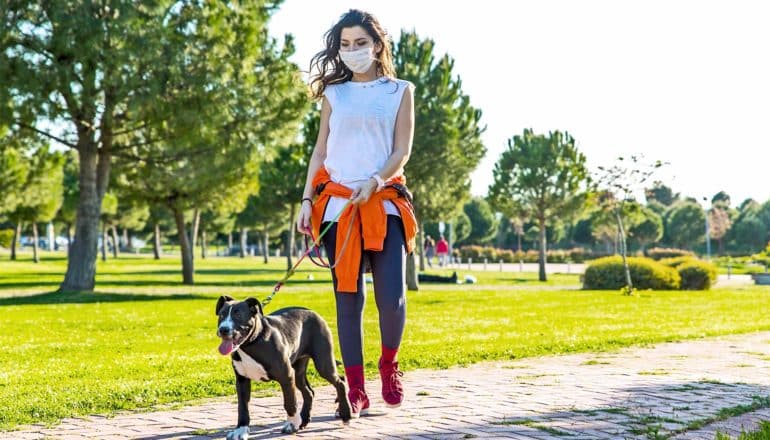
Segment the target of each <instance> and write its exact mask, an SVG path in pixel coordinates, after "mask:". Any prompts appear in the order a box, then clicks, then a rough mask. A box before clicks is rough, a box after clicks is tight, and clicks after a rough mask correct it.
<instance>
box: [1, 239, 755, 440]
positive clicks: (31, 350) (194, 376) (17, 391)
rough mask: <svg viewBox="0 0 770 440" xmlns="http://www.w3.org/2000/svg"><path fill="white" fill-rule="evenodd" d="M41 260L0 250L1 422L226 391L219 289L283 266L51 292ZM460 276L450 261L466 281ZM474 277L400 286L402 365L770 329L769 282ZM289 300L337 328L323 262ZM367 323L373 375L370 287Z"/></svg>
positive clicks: (266, 280) (50, 262)
mask: <svg viewBox="0 0 770 440" xmlns="http://www.w3.org/2000/svg"><path fill="white" fill-rule="evenodd" d="M43 257H44V258H48V259H44V260H43V262H41V263H40V264H34V263H32V262H31V261H29V256H28V255H27V254H23V255H22V260H21V261H18V262H10V261H8V260H7V258H8V257H7V254H0V344H2V347H4V350H3V352H2V354H1V355H0V430H8V429H13V428H14V427H18V426H19V425H22V424H28V423H35V422H44V423H55V422H56V421H57V420H59V419H61V418H63V417H68V416H73V415H84V414H94V413H103V414H109V413H110V412H113V411H116V410H120V409H129V408H145V407H149V406H152V405H155V404H159V403H169V402H184V401H190V400H195V399H199V398H205V397H213V396H222V395H233V394H234V385H233V382H234V379H233V375H232V372H231V367H230V362H229V358H226V357H222V356H220V355H219V354H218V352H217V346H218V344H219V342H218V338H217V337H216V334H215V332H216V329H215V326H216V316H215V315H214V306H215V303H216V298H217V297H218V296H219V295H221V294H229V295H231V296H234V297H236V298H239V299H243V298H245V297H247V296H255V297H257V298H260V299H262V298H264V297H265V296H267V295H268V294H269V293H270V291H271V289H272V286H273V283H274V282H275V281H276V280H277V279H279V278H280V277H281V276H282V274H283V271H284V270H285V260H282V259H272V260H271V262H270V264H268V265H264V264H262V261H261V259H258V258H249V259H245V260H241V259H238V258H213V259H208V260H200V259H196V261H195V264H196V277H195V281H196V285H195V286H182V285H181V284H180V280H181V274H180V272H179V266H180V262H179V260H178V258H173V257H166V258H164V259H162V260H160V261H154V260H152V259H149V258H146V257H142V258H138V257H132V256H125V257H123V256H122V257H121V258H120V259H118V260H109V261H108V262H106V263H102V262H99V265H98V275H97V291H96V292H95V293H85V294H82V293H81V294H78V293H72V294H57V293H51V292H53V291H54V290H55V289H56V288H57V287H58V284H59V282H60V281H61V279H62V277H63V273H64V270H65V267H66V261H64V260H63V258H61V257H59V258H54V259H51V257H49V256H48V255H46V254H44V256H43ZM433 273H442V272H436V271H434V272H433ZM443 273H444V274H449V273H450V272H448V271H444V272H443ZM466 273H468V272H467V271H465V270H458V275H460V278H461V279H462V276H464V275H465V274H466ZM473 275H474V276H476V277H477V278H478V280H479V283H478V284H474V285H430V284H424V285H423V286H422V289H421V290H420V291H418V292H409V293H408V315H407V327H406V334H405V336H404V341H405V342H404V345H403V347H402V350H401V355H400V361H401V366H402V369H404V370H406V371H408V370H412V369H415V368H444V367H448V366H451V365H458V364H468V363H473V362H478V361H482V360H490V359H512V358H519V357H526V356H537V355H544V354H555V353H567V352H576V351H606V350H612V349H615V348H618V347H623V346H628V345H632V344H647V343H653V342H659V341H671V340H678V339H685V338H698V337H703V336H708V335H718V334H727V333H738V332H750V331H758V330H768V329H770V315H768V314H767V313H766V311H767V310H768V308H770V289H767V288H763V287H761V286H746V287H745V288H731V289H726V288H725V289H722V288H718V287H717V288H715V289H714V290H711V291H709V292H679V291H673V292H643V293H641V294H640V295H639V296H635V297H625V296H621V295H620V294H619V292H608V291H581V290H578V289H579V280H578V276H577V275H553V276H551V277H550V279H549V281H548V282H547V283H543V284H541V283H538V282H537V281H536V277H537V274H535V273H523V274H522V273H518V272H515V273H502V272H497V271H489V272H473ZM310 276H312V278H313V279H312V280H311V279H309V277H310ZM370 286H371V285H370ZM369 291H370V294H371V288H370V289H369ZM289 305H300V306H305V307H309V308H312V309H313V310H316V311H317V312H319V313H320V314H321V315H322V316H323V317H324V318H326V320H327V322H328V323H329V325H330V326H331V327H332V329H333V331H336V330H335V328H334V327H335V319H334V302H333V295H332V292H331V282H330V276H329V274H328V272H326V271H325V270H323V269H317V268H315V267H314V266H312V265H311V264H310V263H307V264H305V263H304V262H303V265H302V270H300V271H298V273H297V274H296V275H295V277H294V278H292V279H291V280H290V281H289V283H288V284H287V285H286V286H284V287H283V289H282V290H281V292H280V293H279V294H278V295H277V296H276V298H275V300H274V301H273V302H272V304H270V306H269V307H268V308H267V312H271V311H274V310H277V309H278V308H280V307H284V306H289ZM364 325H365V334H366V335H367V339H366V341H365V345H366V346H365V351H366V353H365V357H366V368H367V373H368V375H369V376H376V374H377V372H376V362H377V357H378V355H379V352H378V350H379V330H378V326H377V314H376V307H375V304H374V301H373V298H372V299H371V300H370V301H369V304H368V306H367V308H366V316H365V323H364ZM338 358H339V355H338ZM314 382H315V383H319V379H318V378H314ZM255 388H256V389H257V395H259V393H261V392H277V390H278V388H277V385H276V384H274V383H268V384H257V385H255Z"/></svg>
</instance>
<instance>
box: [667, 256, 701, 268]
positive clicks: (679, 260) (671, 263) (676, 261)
mask: <svg viewBox="0 0 770 440" xmlns="http://www.w3.org/2000/svg"><path fill="white" fill-rule="evenodd" d="M692 261H700V260H698V259H697V258H695V257H693V256H691V255H685V256H683V257H673V258H663V259H661V260H658V263H660V264H662V265H664V266H668V267H673V268H674V269H676V268H677V267H679V266H681V265H682V264H684V263H690V262H692Z"/></svg>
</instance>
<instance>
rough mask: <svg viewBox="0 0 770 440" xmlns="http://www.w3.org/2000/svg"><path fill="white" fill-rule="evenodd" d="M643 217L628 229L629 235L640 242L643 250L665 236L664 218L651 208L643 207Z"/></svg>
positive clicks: (640, 212)
mask: <svg viewBox="0 0 770 440" xmlns="http://www.w3.org/2000/svg"><path fill="white" fill-rule="evenodd" d="M639 214H640V216H641V218H640V219H639V221H638V222H637V223H636V224H634V225H632V226H631V227H630V228H629V229H628V236H629V237H630V238H633V239H634V241H635V242H637V243H638V244H639V246H640V247H641V248H642V251H644V249H645V248H646V247H647V246H648V245H651V244H654V243H656V242H658V241H659V240H660V239H661V238H663V219H662V218H661V216H660V215H658V214H657V213H656V212H655V211H653V210H651V209H649V208H641V210H640V211H639Z"/></svg>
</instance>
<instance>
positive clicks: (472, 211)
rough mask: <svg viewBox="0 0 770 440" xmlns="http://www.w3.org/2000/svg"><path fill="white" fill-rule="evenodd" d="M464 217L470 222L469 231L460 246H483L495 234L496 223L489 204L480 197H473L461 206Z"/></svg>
mask: <svg viewBox="0 0 770 440" xmlns="http://www.w3.org/2000/svg"><path fill="white" fill-rule="evenodd" d="M463 211H464V212H465V215H467V216H468V218H469V219H470V221H471V230H470V234H469V235H468V237H466V238H464V239H463V243H462V244H485V243H487V242H488V241H489V240H490V239H491V238H492V237H493V236H494V233H495V230H496V229H497V224H498V221H497V219H496V218H495V213H494V212H492V209H491V208H490V207H489V203H487V201H486V200H484V199H483V198H481V197H474V198H472V199H471V200H470V201H469V202H468V203H466V204H465V206H463Z"/></svg>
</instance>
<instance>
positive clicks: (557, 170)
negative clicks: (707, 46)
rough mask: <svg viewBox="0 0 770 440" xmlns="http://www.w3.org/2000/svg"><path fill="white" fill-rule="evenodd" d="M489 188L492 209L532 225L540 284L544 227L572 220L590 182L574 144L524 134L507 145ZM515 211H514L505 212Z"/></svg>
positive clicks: (560, 136) (563, 137)
mask: <svg viewBox="0 0 770 440" xmlns="http://www.w3.org/2000/svg"><path fill="white" fill-rule="evenodd" d="M493 173H494V177H493V179H494V180H493V183H492V185H490V187H489V198H490V200H491V201H492V206H493V207H495V208H496V209H498V210H499V211H502V212H503V213H506V211H505V210H506V209H508V210H510V209H515V210H517V211H522V210H523V211H526V212H529V213H530V215H531V216H532V217H533V218H534V219H535V220H536V221H537V226H538V235H539V246H538V250H539V259H538V260H539V279H540V281H546V273H545V264H546V261H545V255H546V227H547V224H548V223H551V222H555V221H556V220H557V219H564V218H569V217H571V216H572V215H574V214H575V213H576V212H577V211H578V210H579V209H580V208H581V207H582V206H583V204H584V202H585V200H586V194H587V187H588V184H589V182H590V177H589V173H588V169H587V167H586V158H585V156H584V155H583V154H582V153H581V152H579V151H578V149H577V148H576V147H575V139H574V138H572V136H570V135H569V134H567V133H562V132H560V131H554V132H550V133H549V134H548V135H547V136H545V135H541V134H535V133H534V132H533V131H532V130H531V129H525V130H524V133H523V134H521V135H516V136H514V137H513V138H511V139H509V140H508V149H507V150H505V151H503V153H502V155H501V156H500V159H498V161H497V163H496V164H495V168H494V172H493ZM511 207H515V208H511Z"/></svg>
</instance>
